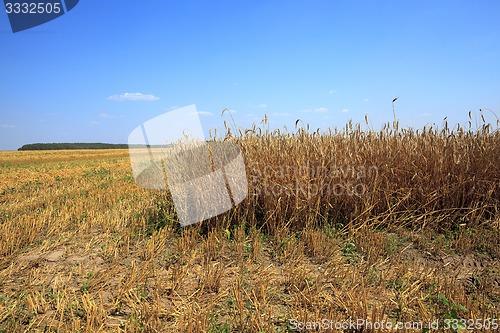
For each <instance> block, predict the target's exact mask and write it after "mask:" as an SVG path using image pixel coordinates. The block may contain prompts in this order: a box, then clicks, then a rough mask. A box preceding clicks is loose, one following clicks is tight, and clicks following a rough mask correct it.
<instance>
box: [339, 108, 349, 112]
mask: <svg viewBox="0 0 500 333" xmlns="http://www.w3.org/2000/svg"><path fill="white" fill-rule="evenodd" d="M340 112H342V113H347V112H349V109H345V108H344V109H342V110H340Z"/></svg>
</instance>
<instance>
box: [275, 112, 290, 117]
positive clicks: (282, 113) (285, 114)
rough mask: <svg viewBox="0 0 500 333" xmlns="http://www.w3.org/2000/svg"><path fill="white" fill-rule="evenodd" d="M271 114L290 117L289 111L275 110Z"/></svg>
mask: <svg viewBox="0 0 500 333" xmlns="http://www.w3.org/2000/svg"><path fill="white" fill-rule="evenodd" d="M271 116H282V117H288V116H290V114H289V113H288V112H273V113H271Z"/></svg>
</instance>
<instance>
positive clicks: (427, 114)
mask: <svg viewBox="0 0 500 333" xmlns="http://www.w3.org/2000/svg"><path fill="white" fill-rule="evenodd" d="M422 116H423V117H426V118H428V117H430V116H432V113H430V112H424V113H422Z"/></svg>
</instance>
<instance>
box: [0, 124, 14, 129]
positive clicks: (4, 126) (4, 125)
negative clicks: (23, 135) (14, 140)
mask: <svg viewBox="0 0 500 333" xmlns="http://www.w3.org/2000/svg"><path fill="white" fill-rule="evenodd" d="M0 127H1V128H15V127H16V126H14V125H8V124H2V125H0Z"/></svg>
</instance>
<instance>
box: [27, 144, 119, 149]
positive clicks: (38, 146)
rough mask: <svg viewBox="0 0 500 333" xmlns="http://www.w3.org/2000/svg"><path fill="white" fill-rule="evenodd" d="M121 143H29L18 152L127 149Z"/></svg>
mask: <svg viewBox="0 0 500 333" xmlns="http://www.w3.org/2000/svg"><path fill="white" fill-rule="evenodd" d="M127 148H128V145H127V144H123V143H30V144H27V145H24V146H22V147H21V148H19V149H18V150H61V149H127Z"/></svg>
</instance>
